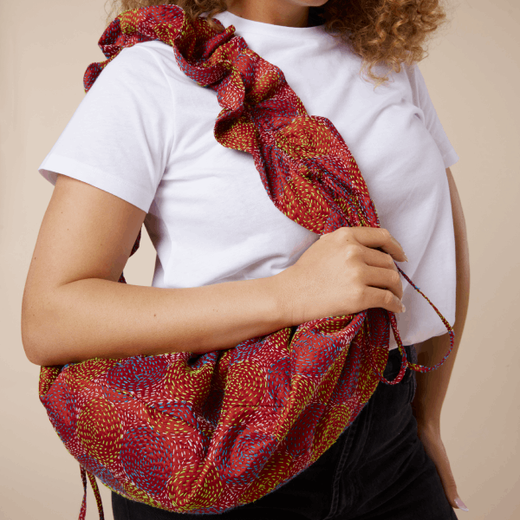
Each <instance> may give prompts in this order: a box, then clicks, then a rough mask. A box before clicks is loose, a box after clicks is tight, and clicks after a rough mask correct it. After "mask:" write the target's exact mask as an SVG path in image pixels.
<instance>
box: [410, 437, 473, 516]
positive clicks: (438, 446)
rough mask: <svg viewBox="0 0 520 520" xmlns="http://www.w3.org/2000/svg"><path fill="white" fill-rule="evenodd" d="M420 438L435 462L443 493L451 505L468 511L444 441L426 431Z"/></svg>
mask: <svg viewBox="0 0 520 520" xmlns="http://www.w3.org/2000/svg"><path fill="white" fill-rule="evenodd" d="M419 430H420V428H419ZM420 438H421V441H422V443H423V445H424V449H425V451H426V453H427V454H428V456H429V457H430V459H431V460H432V461H433V463H434V464H435V467H436V469H437V473H438V474H439V477H440V479H441V483H442V487H443V489H444V494H445V495H446V498H447V499H448V502H449V503H450V505H451V507H454V508H456V509H461V510H462V511H468V508H467V506H466V505H465V504H464V502H463V501H462V500H461V498H460V497H459V493H458V491H457V484H456V482H455V477H454V476H453V472H452V471H451V466H450V461H449V459H448V454H447V453H446V448H445V447H444V443H443V442H442V440H441V439H440V435H439V434H437V435H428V434H427V433H425V432H422V435H420Z"/></svg>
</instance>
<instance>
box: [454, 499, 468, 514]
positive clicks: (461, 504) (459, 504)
mask: <svg viewBox="0 0 520 520" xmlns="http://www.w3.org/2000/svg"><path fill="white" fill-rule="evenodd" d="M455 504H457V507H458V508H459V509H462V511H469V509H468V506H467V505H466V504H465V503H464V502H463V501H462V500H461V499H460V498H459V497H457V498H456V499H455Z"/></svg>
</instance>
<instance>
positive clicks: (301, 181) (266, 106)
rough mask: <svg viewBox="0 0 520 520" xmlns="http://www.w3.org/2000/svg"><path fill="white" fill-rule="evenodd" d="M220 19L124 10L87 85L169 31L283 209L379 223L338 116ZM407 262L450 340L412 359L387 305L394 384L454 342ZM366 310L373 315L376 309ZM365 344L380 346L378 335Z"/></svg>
mask: <svg viewBox="0 0 520 520" xmlns="http://www.w3.org/2000/svg"><path fill="white" fill-rule="evenodd" d="M215 24H216V28H214V27H212V26H211V25H210V23H209V22H208V21H207V20H206V19H204V18H197V19H195V20H192V21H190V20H188V18H187V16H186V15H185V13H184V11H183V10H182V9H181V8H180V7H178V6H175V5H160V6H152V7H146V8H141V9H135V10H131V11H126V12H125V13H123V14H121V15H120V16H119V17H118V18H116V19H115V20H114V21H113V22H112V23H111V24H110V26H109V27H108V28H107V30H106V31H105V33H104V34H103V36H102V37H101V39H100V41H99V46H100V48H101V49H102V51H103V53H104V55H105V57H106V58H107V60H106V61H104V62H102V63H93V64H91V65H90V66H89V67H88V69H87V71H86V73H85V77H84V86H85V90H86V91H88V90H89V89H90V88H91V87H92V85H93V83H94V82H95V80H96V78H97V77H98V76H99V74H100V73H101V71H102V70H103V69H104V68H105V67H106V66H107V65H108V64H109V63H110V61H112V60H113V59H114V58H115V57H116V56H117V55H118V54H119V53H120V52H121V51H122V50H123V49H124V48H126V47H132V46H133V45H135V44H137V43H140V42H147V41H156V40H159V41H162V42H163V43H165V44H167V45H169V46H171V47H172V48H173V52H174V54H175V58H176V60H177V62H178V64H179V66H180V68H181V70H182V71H183V72H184V73H185V74H186V75H187V76H188V77H189V78H191V79H192V80H194V81H195V82H196V83H198V84H199V85H200V86H202V87H206V88H211V89H213V90H214V91H215V92H216V93H217V99H218V103H219V104H220V106H221V107H222V110H221V112H220V114H219V116H218V117H217V120H216V122H215V128H214V133H215V138H216V139H217V141H218V142H219V143H220V144H222V145H223V146H225V147H227V148H231V149H234V150H238V151H243V152H247V153H249V154H251V155H252V156H253V158H254V161H255V166H256V168H257V170H258V172H259V174H260V178H261V180H262V183H263V185H264V188H265V189H266V191H267V194H268V195H269V197H270V198H271V200H272V201H273V203H274V204H275V206H276V207H277V208H278V209H279V210H280V211H281V212H282V213H283V214H284V215H286V216H287V217H289V218H290V219H291V220H293V221H295V222H296V223H298V224H299V225H301V226H303V227H305V228H306V229H308V230H309V231H312V232H314V233H317V234H325V233H330V232H332V231H334V230H336V229H338V228H339V227H343V226H371V227H379V220H378V216H377V212H376V209H375V207H374V204H373V202H372V200H371V198H370V195H369V192H368V188H367V186H366V183H365V181H364V179H363V177H362V175H361V173H360V171H359V168H358V166H357V163H356V161H355V159H354V157H353V156H352V154H351V152H350V150H349V148H348V146H347V145H346V143H345V142H344V140H343V138H342V137H341V135H340V134H339V132H338V131H337V129H336V128H335V127H334V125H333V124H332V122H331V121H329V120H328V119H326V118H324V117H318V116H310V115H309V114H308V113H307V111H306V110H305V107H304V106H303V104H302V102H301V100H300V99H299V98H298V96H297V95H296V94H295V92H294V91H293V90H292V89H291V88H290V87H289V85H288V84H287V82H286V80H285V76H284V74H283V72H282V71H281V70H280V69H279V68H278V67H276V66H275V65H273V64H271V63H269V62H267V61H266V60H264V59H263V58H261V57H260V56H259V55H258V54H256V53H255V52H253V51H252V50H251V49H250V48H249V47H248V45H247V43H246V42H245V40H244V39H243V38H242V37H240V36H237V35H236V34H235V28H234V27H233V26H230V27H228V28H227V29H226V28H224V26H223V25H222V24H221V23H220V22H219V21H218V20H215ZM135 249H136V247H134V251H135ZM400 272H401V274H402V275H403V276H404V278H405V279H406V280H407V281H408V282H409V283H410V284H411V285H412V287H414V289H416V290H417V291H418V292H419V293H420V294H421V295H422V296H423V297H424V298H425V299H426V300H427V301H428V302H429V303H430V305H431V306H432V308H433V309H434V310H435V312H436V313H437V314H438V315H439V317H440V319H441V320H442V322H443V323H444V325H445V326H446V329H447V330H448V332H449V333H450V337H451V343H450V349H449V351H448V352H447V354H446V356H445V357H444V359H443V360H442V361H441V362H440V363H439V364H437V365H435V366H434V367H424V366H421V365H415V364H409V363H408V361H407V359H406V352H405V350H404V348H403V346H402V342H401V339H400V336H399V332H398V330H397V323H396V320H395V315H394V314H393V313H388V318H389V322H390V326H391V328H392V330H393V334H394V336H395V338H396V342H397V344H398V347H399V350H400V352H401V354H402V356H403V363H402V369H401V371H400V373H399V375H398V377H397V378H396V379H395V380H394V381H392V382H390V381H387V380H386V379H385V378H384V377H383V374H382V373H381V371H380V370H378V369H377V364H376V363H373V367H374V372H375V373H376V375H377V377H378V379H379V380H380V381H382V382H385V383H387V384H390V383H397V382H399V381H400V380H401V378H402V376H403V375H404V372H405V370H406V368H407V366H410V368H412V369H413V370H416V371H420V372H428V371H430V370H434V369H435V368H437V367H438V366H440V365H441V364H442V363H443V362H444V360H445V359H446V358H447V357H448V355H449V354H450V352H451V350H452V348H453V329H452V328H451V326H450V324H449V323H448V322H447V320H446V319H445V318H444V317H443V316H442V314H441V313H440V312H439V310H438V309H437V308H436V307H435V306H434V305H433V303H432V302H431V301H430V300H429V299H428V298H427V297H426V296H425V295H424V294H423V293H422V292H421V291H420V290H419V289H418V288H417V287H416V286H415V285H414V284H413V282H412V281H411V280H409V278H408V277H407V276H406V275H405V274H404V273H403V272H402V271H401V270H400ZM121 281H124V279H122V280H121ZM367 319H369V320H370V319H373V318H370V315H369V316H368V317H367ZM381 346H382V345H377V346H375V347H378V348H380V347H381ZM367 348H368V350H369V351H372V349H373V348H374V345H367Z"/></svg>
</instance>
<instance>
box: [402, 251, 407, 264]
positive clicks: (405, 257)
mask: <svg viewBox="0 0 520 520" xmlns="http://www.w3.org/2000/svg"><path fill="white" fill-rule="evenodd" d="M403 256H404V261H405V262H408V257H407V256H406V253H405V252H404V251H403Z"/></svg>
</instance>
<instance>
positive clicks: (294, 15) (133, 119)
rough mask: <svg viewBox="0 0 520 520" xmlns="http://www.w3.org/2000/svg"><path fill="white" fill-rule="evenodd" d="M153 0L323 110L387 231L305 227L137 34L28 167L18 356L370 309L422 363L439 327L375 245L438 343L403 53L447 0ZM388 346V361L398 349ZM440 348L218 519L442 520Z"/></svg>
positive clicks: (448, 223) (417, 114) (433, 269)
mask: <svg viewBox="0 0 520 520" xmlns="http://www.w3.org/2000/svg"><path fill="white" fill-rule="evenodd" d="M162 3H167V2H160V1H153V0H150V1H147V2H137V1H135V2H134V1H125V2H122V6H121V7H122V8H125V9H127V8H136V7H142V6H143V5H157V4H162ZM170 3H175V4H177V5H180V6H181V7H183V8H184V9H185V10H186V12H187V13H188V14H189V15H190V16H192V17H194V16H201V15H206V16H215V17H216V18H217V19H218V20H219V21H220V22H221V23H222V24H223V25H224V26H226V27H227V26H229V25H234V26H235V27H236V29H237V34H239V35H241V36H243V37H244V38H245V40H246V41H247V43H248V45H249V46H250V47H251V48H252V49H253V50H254V51H255V52H257V53H258V54H259V55H260V56H262V57H263V58H264V59H266V60H267V61H270V62H271V63H274V64H275V65H277V66H278V67H280V68H281V70H282V71H283V72H284V74H285V77H286V79H287V82H288V84H289V85H290V86H291V87H292V88H293V90H294V91H295V92H296V93H297V95H298V96H299V97H300V99H301V100H302V101H303V104H304V105H305V107H306V109H307V112H308V113H310V114H316V115H320V116H324V117H327V118H329V119H330V120H331V121H332V122H333V123H334V125H335V126H336V128H337V129H338V130H339V132H340V134H341V135H342V136H343V138H344V139H345V141H346V143H347V144H348V146H349V148H350V150H351V151H352V153H353V155H354V157H355V158H356V160H357V162H358V164H359V166H360V170H361V172H362V173H363V176H364V179H365V181H366V183H367V185H368V188H369V190H370V193H371V197H372V199H373V200H374V202H375V205H376V208H377V209H378V212H379V217H380V220H381V223H382V226H383V228H384V229H373V228H341V229H339V230H337V231H334V232H332V233H330V234H327V235H324V236H322V237H321V238H320V239H319V240H318V238H319V236H318V235H316V234H314V233H312V232H310V231H308V230H307V229H304V228H303V227H301V226H299V225H298V224H296V223H295V222H293V221H292V220H290V219H288V218H287V217H286V216H285V215H283V214H282V213H280V212H279V211H278V210H277V209H276V208H275V207H274V205H273V204H272V202H271V201H270V200H269V198H268V197H267V195H266V193H265V190H264V188H263V186H262V185H261V182H260V179H259V175H258V172H257V171H256V169H255V165H254V163H253V160H252V158H251V156H249V155H246V154H243V153H240V152H236V151H234V150H229V149H226V148H223V147H222V146H220V145H219V144H218V143H217V142H216V141H215V140H214V139H213V137H212V129H213V124H214V121H215V118H216V117H217V115H218V112H219V110H220V108H219V106H218V103H217V100H216V96H215V93H214V92H213V91H211V90H209V89H203V88H200V87H197V86H196V85H194V83H193V81H192V80H190V79H188V78H187V77H186V76H185V75H184V73H183V72H182V71H181V70H180V68H179V66H178V65H177V63H176V61H175V59H174V56H173V53H172V52H171V48H170V47H168V46H167V45H165V44H163V43H161V42H157V41H153V42H147V43H141V44H138V45H135V46H134V47H131V48H128V49H125V50H123V51H122V52H121V54H120V55H119V56H118V57H117V58H116V59H115V60H113V62H111V63H110V65H109V66H108V67H107V68H106V69H105V70H104V71H103V72H102V74H101V75H100V77H99V79H98V80H97V81H96V83H95V85H94V86H93V87H92V89H91V90H90V91H89V93H88V95H87V96H86V98H85V100H84V102H83V103H82V104H81V105H80V107H79V108H78V111H77V112H76V114H75V115H74V117H73V118H72V120H71V122H70V123H69V125H68V127H67V129H66V130H65V132H64V133H63V134H62V136H61V137H60V139H59V140H58V142H57V143H56V145H55V147H54V148H53V150H52V151H51V153H50V154H49V155H48V156H47V158H46V159H45V161H44V162H43V164H42V166H41V170H40V171H41V173H42V174H43V175H44V176H45V177H46V178H47V179H49V180H50V181H51V182H54V183H55V189H54V193H53V196H52V199H51V202H50V204H49V208H48V210H47V213H46V215H45V218H44V221H43V224H42V228H41V231H40V235H39V238H38V242H37V245H36V250H35V254H34V258H33V261H32V264H31V268H30V271H29V276H28V280H27V285H26V291H25V295H24V303H23V341H24V347H25V349H26V353H27V356H28V358H29V359H30V360H31V361H32V362H34V363H36V364H39V365H43V366H46V365H62V364H65V363H69V362H74V361H80V360H84V359H89V358H93V357H107V358H111V357H124V356H133V355H137V354H160V353H165V352H171V351H182V350H184V351H192V352H200V353H202V352H208V351H212V350H218V349H226V348H231V347H233V346H234V345H237V344H238V343H240V342H241V341H244V340H245V339H247V338H251V337H256V336H261V335H265V334H268V333H270V332H273V331H276V330H279V329H281V328H284V327H289V326H295V325H298V324H300V323H303V322H305V321H309V320H313V319H317V318H322V317H326V316H331V315H343V314H352V313H356V312H359V311H361V310H364V309H369V308H377V307H381V308H384V309H387V310H389V311H392V312H395V313H397V314H398V323H399V330H400V333H401V337H402V339H403V344H405V345H407V350H408V353H409V355H412V356H413V355H414V352H415V351H414V347H413V344H415V345H416V348H417V350H418V352H419V359H420V360H421V361H423V362H425V363H427V364H429V365H432V364H435V363H436V362H437V361H438V360H440V359H442V356H443V355H444V353H445V351H446V350H447V348H448V345H449V338H448V336H447V335H446V334H443V331H444V327H443V325H442V323H441V322H439V321H438V318H437V317H436V316H435V313H433V312H432V311H431V309H430V308H429V307H428V306H427V304H425V302H424V301H422V300H421V298H420V297H419V296H418V295H417V294H416V293H414V291H413V289H412V288H411V287H410V286H409V285H405V286H404V287H403V286H402V283H401V280H400V277H399V275H398V272H397V269H396V267H395V263H394V261H397V262H404V261H408V258H407V255H408V256H409V261H408V263H407V264H405V265H406V268H405V271H406V272H407V274H408V275H409V276H411V278H412V279H413V280H414V281H415V282H416V283H417V284H418V285H420V286H421V289H422V290H423V291H424V292H425V293H426V294H427V295H428V296H429V297H430V299H431V300H432V301H433V302H434V303H435V304H436V305H437V306H438V307H439V308H440V310H441V311H442V312H443V314H444V315H445V316H446V318H447V319H448V320H449V321H450V323H453V322H455V326H454V329H455V333H456V345H455V348H456V347H457V345H458V342H459V341H460V335H461V332H462V329H463V326H464V320H465V315H466V308H467V301H468V279H469V274H468V260H467V247H466V236H465V228H464V219H463V214H462V210H461V206H460V201H459V198H458V195H457V190H456V188H455V184H454V181H453V177H452V175H451V173H450V170H449V166H451V165H452V164H453V163H454V162H456V160H457V156H456V154H455V152H454V150H453V148H452V147H451V145H450V143H449V141H448V139H447V137H446V135H445V134H444V132H443V130H442V126H441V125H440V122H439V121H438V119H437V116H436V114H435V110H434V109H433V106H432V105H431V101H430V100H429V97H428V93H427V90H426V87H425V85H424V82H423V80H422V77H421V75H420V72H419V71H418V69H417V68H416V67H415V66H414V65H413V63H414V62H415V61H418V60H419V59H421V58H422V57H423V44H424V41H425V38H426V36H427V35H428V34H429V33H430V32H432V31H433V30H435V29H436V27H437V26H438V24H439V23H440V22H441V21H442V19H443V17H444V14H443V12H442V10H441V9H440V8H439V6H438V1H437V0H409V1H401V0H367V1H363V0H352V1H351V2H342V1H339V0H329V1H328V2H327V0H262V1H261V2H260V1H258V0H228V1H225V0H206V1H198V0H183V1H177V2H170ZM363 71H364V72H365V75H366V76H368V78H369V79H371V80H372V82H370V81H368V80H367V78H365V77H363ZM374 82H375V83H376V88H375V87H374ZM143 222H144V224H145V226H146V227H147V230H148V233H149V234H150V237H151V239H152V241H153V243H154V245H155V247H156V249H157V254H158V261H157V264H156V270H155V275H154V282H153V287H138V286H132V285H123V284H118V283H116V282H117V280H118V278H119V275H120V273H121V271H122V270H123V267H124V265H125V263H126V261H127V259H128V256H129V254H130V252H131V249H132V246H133V244H134V241H135V238H136V236H137V234H138V231H139V229H140V227H141V225H142V223H143ZM401 244H402V245H401ZM405 251H406V253H407V255H406V254H405ZM455 294H456V298H455ZM201 315H202V316H204V320H203V322H202V323H201V321H200V319H199V316H201ZM395 346H396V345H395V342H391V345H390V348H391V349H392V351H391V353H390V359H389V363H388V366H387V369H386V371H385V375H386V376H387V377H389V378H391V377H393V376H394V375H395V373H396V367H397V366H398V363H399V356H398V355H396V351H395ZM454 358H455V355H454V354H452V356H451V357H450V358H449V360H448V361H447V362H446V363H445V364H444V365H443V367H442V368H441V369H439V370H437V371H436V372H433V373H430V374H427V375H420V376H418V378H417V379H418V381H417V390H416V392H415V397H414V398H413V395H414V375H413V374H412V373H408V374H407V376H406V377H405V379H404V380H403V383H401V384H399V385H396V386H386V385H379V387H378V389H377V391H376V393H375V394H374V396H373V397H372V399H371V400H370V402H369V405H367V407H365V409H364V410H363V412H362V413H361V414H360V416H359V417H358V419H356V421H355V422H354V424H353V425H352V426H351V427H350V428H349V429H347V430H346V432H345V433H344V434H343V435H342V436H341V437H340V439H339V440H338V442H336V443H335V444H334V446H333V447H332V448H331V449H330V450H329V451H327V452H326V453H325V454H324V455H323V456H322V457H321V458H320V459H319V460H318V461H317V462H316V463H315V464H314V465H313V466H311V467H310V468H309V469H308V470H306V471H305V472H303V473H301V474H300V475H298V476H297V477H296V478H294V479H293V480H292V481H290V482H289V483H288V484H286V485H285V486H282V487H281V488H280V489H278V490H276V491H275V492H273V493H271V494H269V495H267V496H265V497H264V498H262V499H260V500H259V501H257V502H255V503H253V504H250V505H248V506H244V507H241V508H238V509H235V510H232V511H229V512H226V513H224V514H223V517H224V518H233V519H238V518H248V519H251V518H278V517H280V518H282V517H283V518H284V519H285V518H295V519H296V518H310V519H318V518H319V519H321V518H335V519H340V518H341V519H347V518H348V519H350V518H358V519H369V518H370V519H375V518H385V519H386V518H395V519H400V520H402V519H407V518H410V519H412V518H413V519H417V518H421V519H430V518H431V519H443V518H446V519H447V518H455V515H454V513H453V510H452V507H455V508H461V509H466V507H465V506H464V504H463V502H462V501H461V500H460V498H459V497H458V493H457V488H456V485H455V482H454V479H453V476H452V473H451V470H450V466H449V462H448V459H447V456H446V453H445V450H444V447H443V444H442V440H441V436H440V424H439V420H440V411H441V406H442V402H443V400H444V396H445V393H446V389H447V385H448V381H449V377H450V373H451V369H452V366H453V361H454ZM412 398H413V414H412V403H411V401H412ZM419 438H420V441H419ZM421 441H422V442H421ZM425 453H427V455H428V456H427V455H426V454H425ZM432 461H433V462H432ZM113 506H114V515H115V518H116V519H123V518H132V519H142V518H150V519H155V518H157V519H162V518H164V519H167V518H172V519H173V518H181V515H179V514H175V513H167V512H165V511H162V510H159V509H154V508H152V507H149V506H146V505H143V504H138V503H134V502H131V501H129V500H127V499H125V498H122V497H120V496H118V495H114V500H113ZM182 516H183V518H192V515H186V514H184V515H182ZM193 518H194V516H193Z"/></svg>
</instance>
